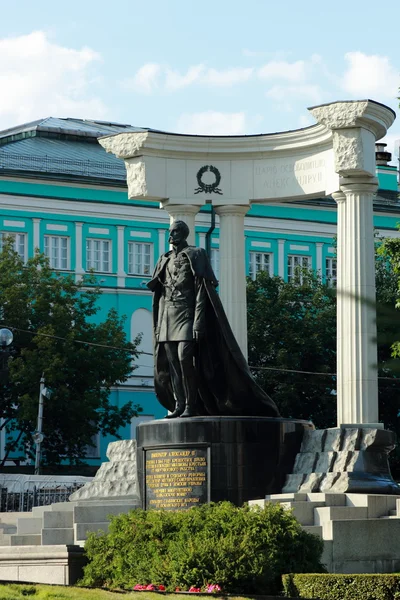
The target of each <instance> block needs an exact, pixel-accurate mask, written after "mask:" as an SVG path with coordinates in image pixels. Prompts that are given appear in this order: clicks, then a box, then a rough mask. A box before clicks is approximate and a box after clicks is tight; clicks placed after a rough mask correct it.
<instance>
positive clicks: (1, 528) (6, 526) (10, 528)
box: [0, 523, 17, 535]
mask: <svg viewBox="0 0 400 600" xmlns="http://www.w3.org/2000/svg"><path fill="white" fill-rule="evenodd" d="M6 533H8V534H12V533H17V525H14V524H12V523H0V535H2V534H6Z"/></svg>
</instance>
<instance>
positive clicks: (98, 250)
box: [86, 239, 111, 273]
mask: <svg viewBox="0 0 400 600" xmlns="http://www.w3.org/2000/svg"><path fill="white" fill-rule="evenodd" d="M86 268H87V269H88V270H89V269H93V270H94V271H98V272H101V273H110V271H111V242H110V240H94V239H87V240H86Z"/></svg>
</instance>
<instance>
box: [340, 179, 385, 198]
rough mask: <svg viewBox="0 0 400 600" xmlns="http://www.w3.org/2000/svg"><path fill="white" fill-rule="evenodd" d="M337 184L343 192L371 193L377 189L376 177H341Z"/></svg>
mask: <svg viewBox="0 0 400 600" xmlns="http://www.w3.org/2000/svg"><path fill="white" fill-rule="evenodd" d="M339 184H340V189H341V191H342V192H344V194H354V193H359V194H373V193H374V192H376V190H377V189H378V179H377V178H376V177H341V178H340V180H339ZM335 200H336V198H335Z"/></svg>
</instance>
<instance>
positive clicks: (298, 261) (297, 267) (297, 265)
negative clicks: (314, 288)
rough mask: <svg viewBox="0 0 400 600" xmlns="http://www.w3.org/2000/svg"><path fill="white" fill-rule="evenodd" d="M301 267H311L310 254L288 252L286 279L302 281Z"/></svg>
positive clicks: (300, 282)
mask: <svg viewBox="0 0 400 600" xmlns="http://www.w3.org/2000/svg"><path fill="white" fill-rule="evenodd" d="M303 269H311V256H301V255H298V254H289V256H288V281H291V282H294V281H295V282H296V283H299V284H300V285H301V284H302V283H303Z"/></svg>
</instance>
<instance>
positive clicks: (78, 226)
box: [75, 221, 85, 281]
mask: <svg viewBox="0 0 400 600" xmlns="http://www.w3.org/2000/svg"><path fill="white" fill-rule="evenodd" d="M82 227H83V223H78V222H77V221H75V279H76V280H77V281H79V280H80V279H81V278H82V275H83V274H84V273H85V270H84V268H83V265H82V254H83V248H82Z"/></svg>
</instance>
